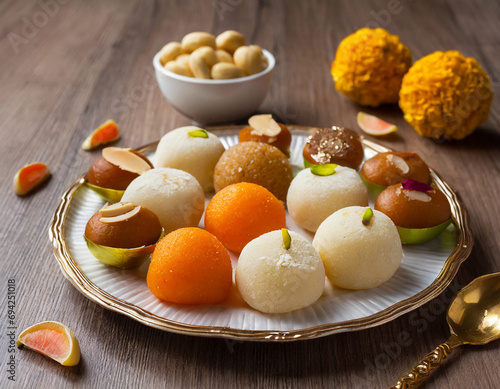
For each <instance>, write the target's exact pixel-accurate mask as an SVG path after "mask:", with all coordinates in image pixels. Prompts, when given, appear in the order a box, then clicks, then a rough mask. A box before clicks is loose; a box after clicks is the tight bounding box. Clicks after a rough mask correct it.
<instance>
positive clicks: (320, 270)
mask: <svg viewBox="0 0 500 389" xmlns="http://www.w3.org/2000/svg"><path fill="white" fill-rule="evenodd" d="M289 234H290V237H291V245H290V248H289V249H288V250H287V249H285V247H284V244H283V236H282V232H281V230H276V231H271V232H268V233H266V234H264V235H261V236H260V237H258V238H256V239H254V240H252V241H251V242H250V243H248V244H247V245H246V246H245V248H244V249H243V251H242V252H241V254H240V257H239V259H238V265H237V267H236V285H237V287H238V290H239V291H240V293H241V296H242V297H243V299H244V300H245V301H246V302H247V303H248V305H250V306H251V307H252V308H254V309H256V310H258V311H261V312H265V313H284V312H290V311H294V310H296V309H300V308H304V307H307V306H309V305H311V304H312V303H314V302H315V301H316V300H317V299H318V298H319V297H320V296H321V294H322V293H323V288H324V286H325V269H324V266H323V263H322V262H321V258H320V256H319V255H318V253H317V252H316V250H315V249H314V247H313V246H312V245H311V243H310V242H309V241H308V240H307V239H306V238H304V237H303V236H302V235H299V234H297V233H296V232H293V231H289Z"/></svg>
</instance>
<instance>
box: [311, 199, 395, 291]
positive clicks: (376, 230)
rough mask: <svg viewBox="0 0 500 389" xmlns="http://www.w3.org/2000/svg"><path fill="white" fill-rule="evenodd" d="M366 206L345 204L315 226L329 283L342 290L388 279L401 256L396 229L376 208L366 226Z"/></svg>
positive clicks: (374, 283)
mask: <svg viewBox="0 0 500 389" xmlns="http://www.w3.org/2000/svg"><path fill="white" fill-rule="evenodd" d="M366 209H367V208H366V207H347V208H344V209H340V210H338V211H337V212H335V213H334V214H333V215H331V216H329V217H328V218H327V219H326V220H325V221H324V222H323V223H321V225H320V226H319V228H318V231H316V235H315V236H314V240H313V246H314V247H315V248H316V250H318V253H319V255H320V256H321V259H322V260H323V264H324V265H325V271H326V275H327V277H328V279H329V280H330V282H331V283H332V284H333V285H335V286H338V287H341V288H346V289H369V288H374V287H376V286H379V285H380V284H382V283H384V282H386V281H387V280H389V279H390V278H391V277H392V276H393V274H394V273H395V272H396V270H397V269H398V267H399V265H400V264H401V260H402V258H403V248H402V245H401V240H400V238H399V234H398V230H397V228H396V226H395V225H394V223H393V222H392V220H391V219H389V218H388V217H387V216H386V215H384V214H383V213H382V212H379V211H373V216H372V218H371V220H370V222H369V224H368V225H367V226H365V225H364V224H363V218H362V216H363V213H364V212H365V210H366Z"/></svg>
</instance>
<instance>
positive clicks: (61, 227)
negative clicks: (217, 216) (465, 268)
mask: <svg viewBox="0 0 500 389" xmlns="http://www.w3.org/2000/svg"><path fill="white" fill-rule="evenodd" d="M288 127H289V129H290V130H291V132H292V134H293V135H295V136H297V135H299V136H306V135H307V134H308V133H309V132H310V131H311V130H313V129H314V128H315V127H306V126H297V125H289V126H288ZM239 129H241V126H226V127H213V128H209V130H210V131H211V132H214V133H215V134H216V135H219V136H224V135H229V133H231V132H232V133H233V134H234V133H235V132H236V131H237V130H239ZM157 143H158V142H154V143H151V144H148V145H146V146H144V147H141V148H139V149H138V150H140V151H143V152H146V153H147V152H153V151H154V150H155V149H156V145H157ZM362 143H363V146H364V148H365V149H368V150H371V151H373V152H385V151H391V149H389V148H387V147H384V146H382V145H380V144H378V143H376V142H373V141H370V140H366V139H362ZM430 170H431V177H432V180H433V182H434V183H435V184H436V186H437V187H438V188H439V189H440V190H441V191H442V192H443V193H444V194H445V195H446V197H447V198H448V201H449V203H450V206H451V212H452V216H453V222H454V225H455V226H456V230H457V232H456V245H455V248H454V250H453V251H452V252H451V254H450V255H449V257H448V258H447V260H446V261H445V263H444V265H443V267H442V269H441V271H440V272H439V274H438V276H437V277H436V279H435V280H434V281H433V282H432V283H431V284H430V285H429V286H428V287H426V288H425V289H423V290H422V291H420V292H419V293H416V294H415V295H413V296H411V297H410V298H407V299H404V300H401V301H399V302H398V303H396V304H393V305H391V306H389V307H388V308H386V309H383V310H381V311H379V312H377V313H375V314H372V315H369V316H365V317H361V318H358V319H353V320H348V321H341V322H335V323H327V324H320V325H316V326H312V327H308V328H303V329H298V330H289V331H281V330H277V331H273V330H247V329H238V328H230V327H217V326H203V325H192V324H186V323H181V322H177V321H174V320H170V319H166V318H163V317H160V316H157V315H155V314H153V313H151V312H148V311H147V310H144V309H142V308H140V307H138V306H136V305H134V304H131V303H128V302H127V301H124V300H122V299H120V298H117V297H115V296H113V295H112V294H110V293H108V292H106V291H104V290H102V289H101V288H99V287H98V286H97V285H95V284H94V283H93V282H92V281H90V279H89V278H88V277H87V276H86V274H85V273H84V272H83V271H82V270H81V268H80V267H79V266H78V265H77V263H76V262H75V260H74V259H73V258H72V256H71V253H70V251H69V249H68V246H67V242H66V238H65V225H66V219H67V216H68V213H69V210H70V206H71V202H72V200H73V196H74V195H75V193H76V192H77V191H78V190H79V189H80V188H81V187H82V186H83V185H84V184H85V182H86V179H85V176H82V177H80V178H79V179H78V180H77V181H75V182H74V183H73V184H72V185H71V187H70V188H69V189H68V190H67V191H66V192H65V193H64V195H63V196H62V198H61V201H60V203H59V206H58V208H57V210H56V211H55V214H54V217H53V220H52V223H51V225H50V228H49V236H50V240H51V242H52V245H53V250H54V255H55V257H56V260H57V262H58V263H59V266H60V268H61V270H62V272H63V274H64V275H65V276H66V278H67V279H68V280H69V281H70V282H71V283H72V284H73V285H74V286H75V287H76V289H77V290H78V291H80V292H81V293H82V294H83V295H84V296H85V297H87V298H88V299H89V300H91V301H93V302H95V303H97V304H98V305H100V306H102V307H104V308H106V309H109V310H111V311H115V312H118V313H121V314H124V315H126V316H129V317H131V318H132V319H134V320H137V321H139V322H140V323H142V324H145V325H147V326H150V327H154V328H157V329H160V330H164V331H170V332H174V333H179V334H185V335H195V336H205V337H220V338H227V339H238V340H252V341H281V342H283V341H296V340H306V339H314V338H318V337H322V336H327V335H331V334H335V333H339V332H346V331H356V330H362V329H366V328H371V327H375V326H378V325H381V324H384V323H387V322H389V321H391V320H394V319H395V318H397V317H399V316H401V315H403V314H405V313H408V312H410V311H412V310H414V309H416V308H418V307H420V306H421V305H423V304H425V303H426V302H428V301H430V300H432V299H434V298H435V297H437V296H438V295H439V294H441V293H442V292H443V291H444V290H445V289H446V287H447V286H448V285H449V284H450V282H451V281H452V280H453V278H454V277H455V275H456V274H457V272H458V269H459V267H460V265H461V263H462V262H463V261H465V260H466V259H467V257H468V256H469V255H470V253H471V250H472V246H473V244H474V238H473V236H472V232H471V230H470V227H469V215H468V212H467V209H466V207H465V205H464V203H463V202H462V201H461V200H460V199H459V198H458V195H457V194H456V193H455V191H454V190H453V189H452V188H451V187H450V186H449V185H448V184H447V183H446V182H445V181H444V180H443V179H442V178H441V177H440V176H439V174H438V173H437V172H436V171H434V170H433V169H432V168H431V169H430Z"/></svg>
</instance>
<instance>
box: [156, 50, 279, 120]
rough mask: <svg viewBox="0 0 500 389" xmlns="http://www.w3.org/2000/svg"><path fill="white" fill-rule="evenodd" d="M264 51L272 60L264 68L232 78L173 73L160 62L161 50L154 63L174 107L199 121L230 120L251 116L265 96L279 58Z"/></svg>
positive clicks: (166, 96)
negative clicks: (204, 78) (258, 71)
mask: <svg viewBox="0 0 500 389" xmlns="http://www.w3.org/2000/svg"><path fill="white" fill-rule="evenodd" d="M262 52H263V53H264V55H265V56H266V57H267V60H268V63H269V65H268V67H267V68H266V69H265V70H263V71H262V72H260V73H257V74H253V75H251V76H248V77H241V78H234V79H230V80H203V79H199V78H192V77H184V76H181V75H178V74H176V73H172V72H170V71H168V70H166V69H165V68H164V67H163V66H162V65H161V63H160V53H157V54H156V55H155V56H154V59H153V65H154V67H155V72H156V80H157V81H158V85H159V86H160V89H161V92H162V93H163V96H165V98H166V99H167V100H168V102H169V103H170V104H171V105H172V106H173V107H174V108H175V109H177V110H178V111H179V112H181V113H183V114H184V115H186V116H187V117H189V118H191V119H193V120H195V121H196V122H198V123H200V124H219V123H228V122H233V121H236V120H238V119H242V118H245V117H247V116H250V115H251V114H252V113H253V112H255V110H256V109H257V107H258V106H259V105H260V103H262V101H263V100H264V98H265V97H266V94H267V91H268V89H269V86H270V85H271V80H272V77H273V69H274V65H275V63H276V61H275V59H274V56H273V55H272V54H271V53H270V52H269V51H267V50H262Z"/></svg>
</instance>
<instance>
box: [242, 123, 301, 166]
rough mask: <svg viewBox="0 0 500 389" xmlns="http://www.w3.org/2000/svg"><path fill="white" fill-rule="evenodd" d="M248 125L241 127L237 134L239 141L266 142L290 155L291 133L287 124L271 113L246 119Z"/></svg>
mask: <svg viewBox="0 0 500 389" xmlns="http://www.w3.org/2000/svg"><path fill="white" fill-rule="evenodd" d="M248 123H249V126H248V127H245V128H243V129H242V130H241V131H240V132H239V134H238V139H239V141H240V142H249V141H252V142H261V143H267V144H270V145H272V146H275V147H277V148H278V149H280V150H281V151H282V152H283V154H285V155H286V156H287V158H288V157H290V144H291V142H292V134H291V133H290V130H289V129H288V127H287V126H285V125H284V124H282V123H278V122H277V121H275V120H274V119H273V118H272V116H271V115H255V116H252V117H251V118H250V119H249V120H248Z"/></svg>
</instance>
